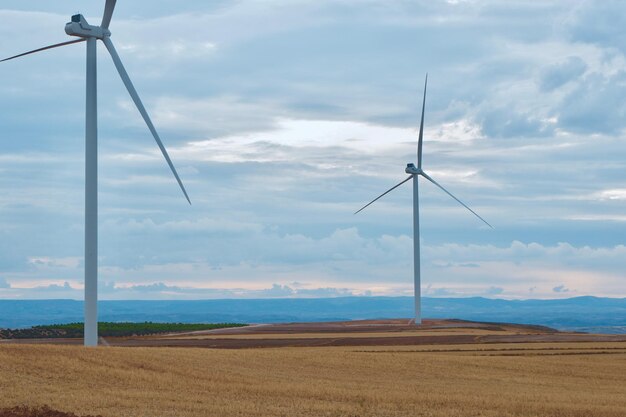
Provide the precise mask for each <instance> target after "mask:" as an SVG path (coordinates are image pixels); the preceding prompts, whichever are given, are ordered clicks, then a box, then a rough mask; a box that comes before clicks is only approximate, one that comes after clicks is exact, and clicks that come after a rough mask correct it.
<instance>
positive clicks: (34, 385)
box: [0, 342, 626, 417]
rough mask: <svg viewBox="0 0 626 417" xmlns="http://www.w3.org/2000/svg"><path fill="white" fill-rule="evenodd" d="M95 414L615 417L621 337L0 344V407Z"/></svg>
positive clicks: (622, 381)
mask: <svg viewBox="0 0 626 417" xmlns="http://www.w3.org/2000/svg"><path fill="white" fill-rule="evenodd" d="M21 404H24V405H29V406H41V405H48V406H50V407H52V408H54V409H57V410H62V411H71V412H75V413H77V414H79V415H82V414H101V415H103V416H111V417H113V416H133V417H140V416H146V417H147V416H150V417H158V416H442V417H443V416H446V417H454V416H493V417H506V416H536V417H540V416H541V417H544V416H560V417H576V416H580V417H589V416H602V417H623V416H626V343H624V342H614V343H604V342H598V343H595V342H584V343H583V342H581V343H526V344H524V343H522V344H483V345H480V344H472V345H468V344H464V345H446V346H427V345H426V346H403V347H390V346H384V347H311V348H289V347H287V348H269V349H235V350H225V349H207V348H145V347H133V348H122V347H100V348H97V349H93V348H83V347H80V346H55V345H13V344H5V345H0V408H2V407H12V406H15V405H21Z"/></svg>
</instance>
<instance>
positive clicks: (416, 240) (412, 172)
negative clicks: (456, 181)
mask: <svg viewBox="0 0 626 417" xmlns="http://www.w3.org/2000/svg"><path fill="white" fill-rule="evenodd" d="M427 85H428V74H426V80H425V81H424V99H423V101H422V120H421V122H420V133H419V138H418V140H417V167H416V166H415V164H413V163H409V164H407V165H406V169H405V170H404V172H406V173H407V174H409V176H408V177H407V178H406V179H404V180H403V181H401V182H400V183H399V184H396V185H394V186H393V187H391V188H390V189H388V190H387V191H385V192H384V193H382V194H381V195H379V196H378V197H376V198H375V199H373V200H372V201H370V202H369V203H367V204H366V205H364V206H363V207H361V208H360V209H359V210H357V211H356V212H355V213H354V214H357V213H359V212H360V211H362V210H363V209H365V208H366V207H368V206H369V205H370V204H372V203H373V202H375V201H376V200H378V199H380V198H381V197H383V196H384V195H386V194H388V193H390V192H391V191H393V190H395V189H396V188H398V187H399V186H401V185H402V184H404V183H405V182H407V181H409V180H413V277H414V282H413V285H414V292H415V324H421V323H422V311H421V287H420V285H421V277H420V207H419V181H418V178H419V177H420V176H422V177H424V178H426V179H427V180H428V181H430V182H432V183H433V184H435V185H436V186H437V187H439V188H441V190H442V191H443V192H444V193H446V194H448V195H449V196H450V197H452V198H453V199H455V200H456V201H457V202H458V203H459V204H461V205H462V206H463V207H465V208H466V209H468V210H469V211H470V212H472V214H474V216H476V217H478V218H479V219H480V220H482V221H483V222H484V223H485V224H486V225H487V226H489V227H491V228H492V229H493V226H492V225H490V224H489V223H487V221H486V220H485V219H483V218H482V217H480V216H479V215H478V214H477V213H476V212H475V211H474V210H472V209H471V208H469V207H468V206H467V205H466V204H465V203H463V202H462V201H461V200H459V199H458V198H456V197H455V196H453V195H452V193H450V192H449V191H448V190H446V189H445V188H443V187H442V186H441V185H440V184H439V183H438V182H437V181H435V180H434V179H432V178H431V177H430V176H429V175H428V174H427V173H426V172H424V171H423V170H422V140H423V137H424V109H425V107H426V86H427Z"/></svg>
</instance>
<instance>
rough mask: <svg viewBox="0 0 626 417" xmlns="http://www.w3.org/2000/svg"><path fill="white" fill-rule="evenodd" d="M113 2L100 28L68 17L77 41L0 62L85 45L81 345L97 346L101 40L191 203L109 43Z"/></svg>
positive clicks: (67, 29) (109, 1) (70, 31)
mask: <svg viewBox="0 0 626 417" xmlns="http://www.w3.org/2000/svg"><path fill="white" fill-rule="evenodd" d="M115 3H116V0H107V1H106V5H105V7H104V15H103V17H102V23H101V24H100V26H92V25H90V24H88V23H87V21H86V20H85V18H84V17H83V16H82V15H80V14H77V15H74V16H72V21H71V22H69V23H67V24H66V25H65V33H67V34H68V35H70V36H76V37H78V38H79V39H76V40H72V41H68V42H62V43H58V44H54V45H50V46H46V47H43V48H39V49H35V50H33V51H28V52H25V53H23V54H19V55H15V56H12V57H10V58H6V59H3V60H0V62H3V61H8V60H11V59H15V58H18V57H21V56H24V55H29V54H33V53H35V52H40V51H45V50H47V49H52V48H58V47H60V46H65V45H70V44H73V43H79V42H86V43H87V86H86V89H87V94H86V97H87V100H86V114H85V119H86V123H85V335H84V341H85V346H96V345H97V344H98V310H97V307H98V110H97V92H98V87H97V66H96V42H97V41H98V40H101V41H102V42H103V43H104V45H105V46H106V48H107V50H108V51H109V53H110V54H111V58H113V63H114V64H115V67H116V68H117V71H118V72H119V74H120V77H121V78H122V81H123V82H124V85H125V86H126V89H127V90H128V92H129V94H130V96H131V98H132V99H133V101H134V102H135V105H136V106H137V109H138V110H139V113H141V116H142V117H143V119H144V121H145V122H146V124H147V125H148V129H150V132H151V133H152V136H154V140H155V141H156V143H157V145H158V146H159V148H160V149H161V153H163V156H164V157H165V160H166V161H167V164H168V165H169V167H170V169H171V170H172V173H173V174H174V177H176V181H178V185H179V186H180V188H181V190H182V191H183V194H184V195H185V198H186V199H187V201H188V202H189V204H191V201H190V200H189V196H188V195H187V191H186V190H185V187H184V185H183V183H182V181H181V180H180V177H179V176H178V173H177V172H176V168H174V164H173V163H172V160H171V159H170V157H169V155H168V154H167V150H165V147H164V146H163V142H161V138H160V137H159V135H158V133H157V131H156V129H155V128H154V125H153V124H152V121H151V120H150V117H149V116H148V113H147V112H146V109H145V108H144V106H143V103H142V102H141V99H140V98H139V95H138V94H137V91H136V90H135V87H134V86H133V83H132V82H131V81H130V78H129V77H128V73H127V72H126V69H124V65H123V64H122V61H121V60H120V57H119V56H118V54H117V51H116V50H115V47H114V46H113V42H111V32H110V31H109V24H110V23H111V17H112V16H113V9H114V8H115Z"/></svg>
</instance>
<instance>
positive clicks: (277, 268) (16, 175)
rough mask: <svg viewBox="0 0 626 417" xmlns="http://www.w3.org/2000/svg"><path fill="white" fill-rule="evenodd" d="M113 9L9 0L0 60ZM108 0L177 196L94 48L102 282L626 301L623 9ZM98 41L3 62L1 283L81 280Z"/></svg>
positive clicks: (31, 291) (54, 289)
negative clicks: (419, 263)
mask: <svg viewBox="0 0 626 417" xmlns="http://www.w3.org/2000/svg"><path fill="white" fill-rule="evenodd" d="M103 4H104V1H92V0H90V1H77V0H73V1H65V2H62V4H61V3H59V2H49V1H43V0H40V1H29V2H22V1H17V0H12V1H4V2H3V3H2V6H1V7H2V9H0V54H1V55H3V56H11V55H14V54H17V53H20V52H23V51H26V50H30V49H34V48H37V47H41V46H44V45H47V44H51V43H56V42H63V41H65V40H68V38H67V36H66V35H65V33H64V25H65V23H66V22H67V21H68V20H69V17H70V15H71V14H74V13H76V12H81V13H82V14H84V15H85V16H86V18H87V20H88V21H89V22H90V23H92V24H98V23H99V21H100V19H101V13H102V9H103ZM146 4H147V3H146V2H133V1H128V0H119V1H118V5H117V8H116V11H115V15H114V18H113V23H112V24H111V31H112V33H113V35H112V39H113V42H114V43H115V44H116V47H117V49H118V51H119V54H120V56H121V58H122V60H123V61H124V63H125V65H126V67H127V70H128V72H129V74H130V76H131V78H132V79H133V81H134V83H135V86H136V87H137V90H138V91H139V94H140V95H141V96H142V98H143V100H144V103H145V104H146V107H147V109H148V112H149V113H150V114H151V115H152V117H153V120H154V122H155V125H156V127H157V129H158V130H159V132H160V134H161V136H162V138H163V141H164V142H165V144H166V146H167V147H168V149H169V151H170V154H171V156H172V159H173V161H174V163H175V165H176V166H177V168H178V170H179V173H180V174H181V177H182V180H183V182H184V183H185V185H186V187H187V190H188V192H189V195H190V197H191V199H192V202H193V205H192V206H188V205H187V203H186V201H185V199H184V197H183V196H182V194H181V193H180V190H179V189H178V187H177V184H176V182H175V180H174V178H173V177H172V176H171V173H170V172H169V170H168V167H167V165H166V164H165V162H164V161H163V160H162V157H161V156H160V154H159V150H158V148H157V147H156V145H155V143H154V141H153V139H152V138H151V136H150V133H149V131H148V130H147V128H146V127H145V125H144V124H143V121H142V120H141V117H140V115H139V113H138V112H137V111H136V109H135V108H134V107H133V105H132V102H131V100H130V97H129V96H128V94H127V93H126V91H125V90H124V87H123V85H122V83H121V81H120V80H119V77H118V76H117V74H116V72H115V69H114V67H113V65H112V62H111V59H110V57H109V56H108V55H107V54H106V50H105V48H104V47H103V46H102V45H100V46H99V55H98V60H99V73H98V82H99V122H100V131H99V132H100V145H99V146H100V147H99V150H100V171H99V174H100V194H99V196H100V228H99V233H100V284H101V298H103V299H124V298H131V299H158V298H181V299H187V298H215V297H284V296H289V297H298V296H300V297H310V296H335V295H359V294H363V295H370V294H371V295H410V294H412V238H411V236H412V230H411V187H410V186H404V187H402V188H401V189H399V190H397V191H396V192H394V193H393V194H391V195H389V196H387V197H385V199H384V200H381V201H379V202H378V203H377V204H375V205H374V206H372V207H370V208H368V210H366V211H365V212H362V213H360V214H359V215H358V216H354V215H352V213H353V212H354V211H355V210H356V209H358V208H359V207H360V206H362V205H363V204H364V203H366V202H367V201H369V200H371V199H372V198H374V197H375V196H377V195H378V194H380V193H381V192H382V191H384V190H386V189H387V188H389V187H391V186H392V185H394V184H395V183H397V182H399V181H400V180H402V179H403V178H404V177H405V174H404V167H405V164H406V163H407V162H414V160H415V152H416V138H417V127H418V123H419V120H418V118H419V112H420V106H421V94H422V86H423V78H424V74H425V73H426V72H428V73H429V90H428V97H427V112H426V130H425V144H424V167H425V169H426V171H427V172H429V173H430V174H431V175H432V176H433V177H434V178H435V179H436V180H438V181H439V182H440V183H441V184H442V185H444V186H445V187H446V188H448V189H449V190H450V191H452V192H453V193H454V194H455V195H457V196H458V197H459V198H461V199H462V200H463V201H465V202H466V203H467V204H469V205H470V206H471V207H472V208H474V209H475V210H476V211H477V212H479V213H480V214H481V215H482V216H483V217H485V218H486V219H487V220H488V221H489V222H490V223H491V224H493V225H494V226H495V229H494V230H490V229H488V228H486V227H484V225H481V223H480V221H478V220H477V219H476V218H474V217H473V216H472V215H471V214H470V213H468V212H466V211H465V210H464V209H463V208H462V207H460V206H459V205H457V204H456V203H455V202H454V201H452V200H451V199H449V198H448V197H447V196H446V195H445V194H443V193H441V192H440V191H438V190H437V189H435V188H434V187H433V186H431V185H430V184H427V183H422V194H421V201H422V206H421V213H422V245H423V252H422V253H423V278H422V282H423V293H424V294H425V295H427V296H488V297H503V298H557V297H570V296H577V295H598V296H620V297H624V296H626V285H624V283H625V280H626V277H625V276H624V265H625V261H624V260H625V259H626V247H625V246H624V236H626V158H625V155H626V136H625V127H626V124H625V123H624V116H625V113H626V101H624V99H623V97H625V96H626V58H625V53H626V36H625V35H624V31H623V27H624V25H625V24H626V21H625V18H624V16H626V13H625V12H626V10H625V8H626V6H624V5H623V3H622V2H619V1H603V2H591V1H588V2H586V1H552V2H551V1H544V2H528V1H508V2H500V1H480V0H467V1H463V0H455V1H453V0H448V1H415V2H405V1H393V0H392V1H349V0H346V1H320V0H316V1H281V0H266V1H241V2H234V1H233V2H231V1H222V2H205V1H196V0H194V1H185V2H177V1H172V0H153V1H151V2H150V6H149V7H146ZM84 66H85V51H84V45H82V44H80V45H72V46H68V47H65V48H61V49H55V50H52V51H47V52H44V53H40V54H37V55H32V56H29V57H25V58H22V59H20V60H14V61H10V62H5V63H2V64H0V79H2V83H1V84H0V298H81V297H82V279H83V278H82V250H83V221H84V220H83V198H84V191H83V184H84V165H83V164H84V156H83V152H84V137H83V131H84V76H85V75H84V71H85V70H84Z"/></svg>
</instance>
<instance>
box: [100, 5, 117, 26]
mask: <svg viewBox="0 0 626 417" xmlns="http://www.w3.org/2000/svg"><path fill="white" fill-rule="evenodd" d="M116 1H117V0H107V3H106V5H105V6H104V14H103V15H102V23H101V24H100V26H102V27H103V28H104V29H108V28H109V25H110V24H111V18H112V17H113V10H115V2H116Z"/></svg>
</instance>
